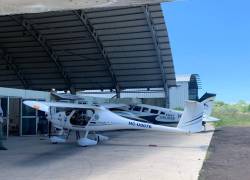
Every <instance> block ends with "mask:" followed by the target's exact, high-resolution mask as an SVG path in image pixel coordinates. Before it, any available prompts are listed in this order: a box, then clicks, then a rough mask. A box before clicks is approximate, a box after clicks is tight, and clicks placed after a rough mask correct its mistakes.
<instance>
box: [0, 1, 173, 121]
mask: <svg viewBox="0 0 250 180" xmlns="http://www.w3.org/2000/svg"><path fill="white" fill-rule="evenodd" d="M0 59H1V61H0V68H1V71H0V87H9V88H20V89H30V90H40V91H50V90H51V89H56V90H64V91H67V90H70V91H71V92H72V93H75V92H77V91H81V90H95V89H99V90H100V89H101V90H107V89H108V90H110V91H114V92H116V94H117V97H119V94H120V91H121V90H123V89H131V88H164V93H165V99H166V106H168V104H169V88H170V87H173V86H175V85H176V80H175V72H174V65H173V60H172V54H171V48H170V45H169V39H168V35H167V29H166V24H165V22H164V18H163V14H162V11H161V6H160V4H159V3H158V4H150V5H136V6H129V7H128V6H125V7H109V8H95V9H87V10H83V9H80V10H67V11H52V12H43V13H33V14H20V15H19V14H18V15H5V16H0ZM7 119H8V118H7Z"/></svg>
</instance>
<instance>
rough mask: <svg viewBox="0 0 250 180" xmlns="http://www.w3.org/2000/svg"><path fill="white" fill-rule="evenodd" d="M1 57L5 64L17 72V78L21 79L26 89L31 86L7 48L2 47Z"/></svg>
mask: <svg viewBox="0 0 250 180" xmlns="http://www.w3.org/2000/svg"><path fill="white" fill-rule="evenodd" d="M0 57H1V58H0V59H2V60H3V61H4V62H5V64H6V65H7V66H8V67H9V68H10V69H11V70H12V71H13V72H14V73H15V74H16V76H17V78H18V79H19V80H20V81H21V83H22V85H23V87H24V88H25V89H28V88H29V83H28V81H27V80H26V79H25V77H24V75H23V73H22V72H21V70H20V69H19V67H18V66H17V65H16V64H15V62H14V60H13V58H12V56H11V55H10V54H9V53H8V52H7V51H6V49H4V48H2V47H0Z"/></svg>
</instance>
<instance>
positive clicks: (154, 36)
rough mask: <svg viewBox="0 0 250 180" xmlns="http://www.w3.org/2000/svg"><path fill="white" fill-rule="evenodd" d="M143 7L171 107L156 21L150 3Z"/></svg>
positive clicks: (167, 103) (167, 102)
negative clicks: (153, 18)
mask: <svg viewBox="0 0 250 180" xmlns="http://www.w3.org/2000/svg"><path fill="white" fill-rule="evenodd" d="M142 8H143V12H144V14H145V16H146V20H147V24H148V27H149V29H150V32H151V35H152V39H153V42H154V46H155V50H156V53H157V59H158V63H159V66H160V69H161V74H162V82H163V85H164V92H165V98H166V107H169V92H168V91H169V90H168V84H167V77H166V76H167V71H166V69H165V68H164V66H163V64H164V62H163V59H162V55H161V49H160V44H159V41H158V38H157V34H156V31H155V28H154V23H153V20H152V16H151V14H150V11H149V7H148V5H145V6H143V7H142Z"/></svg>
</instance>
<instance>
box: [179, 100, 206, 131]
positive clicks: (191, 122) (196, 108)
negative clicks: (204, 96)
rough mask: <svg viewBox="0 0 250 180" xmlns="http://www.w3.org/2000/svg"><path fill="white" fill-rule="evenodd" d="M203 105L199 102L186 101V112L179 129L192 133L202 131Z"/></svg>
mask: <svg viewBox="0 0 250 180" xmlns="http://www.w3.org/2000/svg"><path fill="white" fill-rule="evenodd" d="M202 117H203V105H202V104H201V103H200V102H197V101H186V102H185V108H184V112H183V114H182V116H181V119H180V121H179V123H178V125H177V128H179V129H182V130H185V131H187V132H190V133H195V132H200V131H202Z"/></svg>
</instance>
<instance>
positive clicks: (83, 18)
mask: <svg viewBox="0 0 250 180" xmlns="http://www.w3.org/2000/svg"><path fill="white" fill-rule="evenodd" d="M74 13H75V14H76V16H77V17H78V18H79V19H80V21H81V23H82V24H83V25H84V26H85V28H86V29H87V31H88V33H89V35H90V36H91V37H92V39H93V40H94V41H95V43H96V46H97V48H98V49H99V51H100V53H101V54H102V57H103V60H104V62H105V65H106V68H107V69H108V72H109V74H110V77H111V79H112V84H113V88H114V89H115V90H116V93H117V95H118V96H119V94H120V86H119V84H118V81H117V79H116V76H115V73H114V71H113V69H112V66H111V62H110V59H109V57H108V54H107V52H106V51H105V48H104V46H103V44H102V41H101V40H100V38H99V36H98V34H97V32H96V30H95V28H94V26H93V25H92V24H91V22H90V20H89V19H88V17H87V14H86V13H85V12H84V11H83V10H78V11H74Z"/></svg>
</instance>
